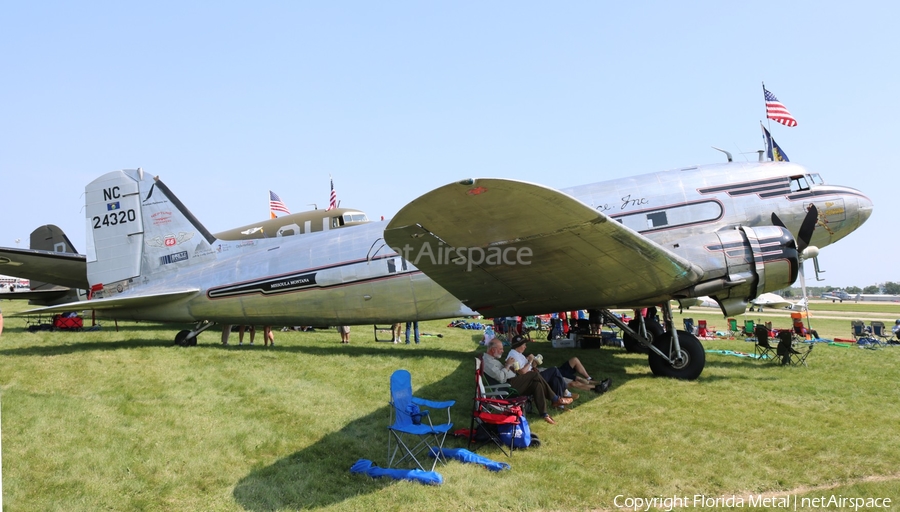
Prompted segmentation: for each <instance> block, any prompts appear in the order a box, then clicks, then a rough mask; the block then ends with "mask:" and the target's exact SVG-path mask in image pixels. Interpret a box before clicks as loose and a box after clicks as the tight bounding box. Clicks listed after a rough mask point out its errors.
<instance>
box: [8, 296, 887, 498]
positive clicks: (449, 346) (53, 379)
mask: <svg viewBox="0 0 900 512" xmlns="http://www.w3.org/2000/svg"><path fill="white" fill-rule="evenodd" d="M25 307H26V306H24V305H22V304H16V303H12V302H9V301H4V302H3V312H4V314H5V320H6V325H5V328H4V331H3V335H2V337H0V405H2V450H3V452H2V455H3V458H2V464H3V466H2V469H3V474H2V476H3V482H2V483H3V504H4V506H5V508H6V510H66V511H69V510H100V509H108V510H295V509H322V510H398V509H400V510H526V509H527V510H594V509H603V510H615V509H617V503H618V504H622V503H623V500H624V499H625V498H635V497H641V498H654V497H656V498H664V497H672V496H688V497H690V499H691V500H693V498H694V496H695V495H700V496H705V497H706V498H707V500H713V501H711V502H710V501H707V504H710V503H712V504H715V503H716V502H715V501H714V500H715V499H716V498H722V499H724V498H728V497H733V496H736V497H741V498H743V499H744V500H748V499H749V498H750V497H751V496H752V497H757V499H758V497H759V496H762V497H768V498H774V499H783V498H786V499H790V500H793V499H796V500H797V505H798V507H797V508H798V509H809V510H817V509H819V508H817V507H813V506H811V505H810V506H807V507H804V506H802V505H803V502H802V499H803V498H812V497H819V496H825V497H829V496H831V495H835V496H838V495H840V496H842V497H861V498H869V497H871V498H891V499H892V500H893V503H894V505H896V504H897V503H900V469H898V468H900V434H898V433H897V431H898V427H897V426H898V425H900V393H898V392H897V390H896V386H897V384H896V381H897V376H898V368H900V347H892V348H885V349H881V350H862V349H859V348H856V347H855V346H854V347H851V348H844V347H836V346H827V345H824V344H819V345H817V346H816V348H815V349H814V352H813V353H812V355H811V356H810V357H809V359H808V363H809V367H807V368H803V367H801V368H793V367H788V368H785V367H779V366H776V365H774V364H772V363H767V362H762V361H754V360H751V359H748V358H741V357H736V356H730V355H720V354H714V353H711V354H708V356H707V365H706V369H705V370H704V372H703V375H702V376H701V377H700V379H699V380H697V381H694V382H683V381H676V380H670V379H659V378H653V377H652V376H651V375H650V371H649V368H648V366H647V362H646V356H641V355H635V354H626V353H625V352H624V351H622V350H621V349H616V348H612V347H604V348H601V349H597V350H577V349H571V350H563V349H553V348H551V347H550V344H549V343H547V342H546V341H544V342H537V343H535V344H534V345H533V349H532V350H533V351H534V352H538V353H542V354H543V355H544V357H545V360H546V361H547V362H548V363H559V362H562V361H563V360H565V359H566V358H568V357H572V356H578V357H579V358H581V360H582V361H583V362H584V363H585V365H586V366H587V367H588V369H589V370H591V372H592V373H593V375H594V376H595V377H606V376H610V377H612V379H613V388H612V390H611V391H610V392H609V393H607V394H605V395H602V396H596V395H592V396H584V395H583V396H582V398H581V399H579V400H578V401H577V402H576V407H575V408H574V409H573V410H571V411H568V412H565V413H562V414H558V415H556V419H557V421H558V424H557V425H555V426H551V425H547V424H545V423H543V422H541V421H539V419H538V418H531V419H532V422H531V423H532V430H533V431H534V432H536V433H537V434H538V435H539V436H540V437H541V439H542V441H543V446H542V447H540V448H538V449H534V450H525V451H518V452H516V453H515V454H514V455H513V457H512V458H510V459H507V458H506V457H504V456H503V455H502V454H501V453H500V452H499V450H496V449H491V448H489V447H486V448H484V449H482V450H480V451H479V453H480V454H481V455H485V456H487V457H490V458H492V459H494V460H499V461H505V462H509V463H510V464H511V465H512V469H511V470H510V471H504V472H500V473H491V472H488V471H486V470H485V469H483V468H481V467H478V466H474V465H465V464H462V463H458V462H451V463H450V464H449V465H448V466H446V467H439V469H438V471H439V472H440V473H441V474H442V475H443V477H444V484H443V485H442V486H440V487H426V486H423V485H420V484H416V483H411V482H398V481H392V480H384V479H382V480H373V479H369V478H368V477H364V476H360V475H351V474H350V472H349V468H350V466H351V465H352V464H353V463H354V462H356V461H357V460H358V459H360V458H366V459H371V460H373V461H375V462H376V463H377V464H379V465H383V464H385V463H386V446H387V432H386V430H385V427H386V425H387V422H388V407H387V401H388V396H389V391H388V379H389V376H390V374H391V373H392V372H393V371H394V370H395V369H397V368H406V369H408V370H410V372H411V373H412V376H413V387H414V390H415V392H416V394H417V395H419V396H422V397H426V398H432V399H435V400H446V399H454V400H456V401H457V405H456V406H455V407H454V409H453V417H454V422H455V423H456V424H457V426H458V427H468V426H469V415H470V409H471V402H470V400H471V397H472V392H473V389H472V388H473V364H474V363H473V357H474V355H475V354H476V353H477V352H478V351H479V347H478V345H477V340H478V339H480V332H476V331H466V330H462V329H451V328H447V327H446V324H447V322H446V321H435V322H424V323H422V325H421V328H422V331H423V332H428V333H434V334H437V333H440V334H443V335H444V336H443V338H436V337H425V338H423V343H422V345H420V346H416V345H410V346H407V345H405V344H404V345H394V344H391V343H376V342H374V340H373V335H372V328H371V326H369V327H363V326H356V327H353V332H352V338H351V340H352V342H351V344H350V345H348V346H342V345H340V343H339V336H338V334H337V333H336V332H334V331H320V332H316V333H299V332H276V333H275V336H276V346H275V347H274V348H268V349H267V348H264V347H262V346H259V344H260V341H261V338H260V339H258V340H257V344H256V345H255V346H252V347H249V346H244V347H238V346H235V345H234V343H236V342H237V334H236V333H235V334H232V345H231V346H228V347H223V346H221V345H219V344H218V339H219V333H218V332H207V333H204V334H202V335H201V336H200V345H199V346H197V347H191V348H179V347H174V346H172V340H173V339H174V335H175V333H176V332H177V330H178V329H180V328H182V326H161V325H157V324H146V323H141V324H134V323H121V322H120V325H119V331H118V332H116V331H115V328H114V326H113V323H112V322H105V323H104V324H103V328H102V330H100V331H98V332H81V333H68V332H40V333H29V332H27V331H26V330H25V321H24V319H20V318H11V317H10V316H9V315H10V314H11V313H13V312H14V311H16V310H21V309H24V308H25ZM884 313H885V318H884V320H885V321H891V322H892V320H893V318H894V317H900V316H898V315H897V314H896V313H894V312H892V311H890V312H889V311H885V312H884ZM769 314H770V313H769V312H765V313H763V314H762V315H763V316H760V315H757V314H756V313H748V314H747V318H753V319H757V316H759V320H761V321H773V323H774V324H775V326H776V327H778V326H782V325H781V324H784V325H783V327H787V326H789V325H790V318H789V317H788V316H787V315H786V314H785V313H780V312H778V313H775V314H774V316H768V315H769ZM819 314H820V313H818V312H816V311H814V317H813V327H815V328H816V329H818V330H819V332H820V334H822V335H823V336H827V337H835V336H839V337H848V335H849V322H848V321H847V320H843V319H842V320H837V319H819V318H818V317H817V316H818V315H819ZM821 315H823V316H827V315H826V314H825V313H821ZM683 316H692V317H693V318H695V319H699V318H708V321H709V322H710V324H711V325H715V326H716V327H719V328H724V327H725V326H726V322H725V320H724V319H723V318H722V317H721V315H719V314H717V313H716V312H715V310H700V309H696V308H695V309H692V310H688V311H685V315H683ZM680 318H681V316H679V317H678V321H679V323H680ZM738 319H739V322H740V323H741V324H743V317H738ZM767 319H768V320H767ZM245 342H246V340H245ZM704 345H705V346H706V348H708V349H726V350H732V351H738V352H752V351H753V344H752V343H748V342H745V341H743V339H741V338H738V339H734V340H730V339H724V340H714V341H704ZM448 445H450V446H461V445H460V444H459V443H458V442H457V441H456V440H450V441H448ZM617 496H618V498H617ZM691 503H693V502H691ZM720 504H721V505H723V506H721V507H714V506H712V507H710V506H707V507H704V509H705V510H714V509H717V508H721V509H727V508H728V507H726V506H724V505H725V502H720ZM687 508H697V507H693V506H692V505H691V506H690V507H687ZM766 508H767V507H762V506H761V507H757V508H756V509H759V510H761V509H766ZM768 508H771V507H768ZM742 509H748V510H753V509H754V508H752V507H751V506H750V503H749V502H745V506H744V507H742ZM836 509H837V510H846V509H847V508H846V507H845V508H836Z"/></svg>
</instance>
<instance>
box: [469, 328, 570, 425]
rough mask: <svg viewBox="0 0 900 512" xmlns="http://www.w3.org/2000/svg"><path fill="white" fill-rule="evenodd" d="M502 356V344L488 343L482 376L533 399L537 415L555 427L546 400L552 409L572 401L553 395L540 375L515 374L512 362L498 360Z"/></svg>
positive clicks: (496, 342) (533, 373)
mask: <svg viewBox="0 0 900 512" xmlns="http://www.w3.org/2000/svg"><path fill="white" fill-rule="evenodd" d="M502 355H503V344H502V343H501V342H500V340H498V339H496V338H494V339H493V340H491V342H490V343H488V349H487V352H486V353H485V357H484V359H483V361H484V374H485V375H486V376H488V377H490V378H491V379H494V380H495V381H497V382H499V383H503V382H508V383H509V384H510V385H511V386H512V387H514V388H516V390H517V391H518V392H519V394H521V395H523V396H531V397H533V398H534V406H535V407H536V408H537V410H538V414H540V415H541V417H542V418H544V421H546V422H547V423H550V424H551V425H555V424H556V421H554V420H553V418H551V417H550V414H549V413H548V412H547V400H550V401H551V403H552V404H553V406H554V407H558V406H560V405H568V404H571V403H572V399H571V398H564V397H561V396H559V395H557V394H556V393H554V392H553V390H552V389H550V385H549V384H547V381H545V380H544V378H543V377H541V374H540V373H537V372H528V373H523V374H518V373H516V372H515V371H513V370H512V368H513V362H512V361H508V360H507V361H506V363H505V364H504V363H503V362H502V361H500V359H499V358H500V356H502Z"/></svg>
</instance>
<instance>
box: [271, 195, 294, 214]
mask: <svg viewBox="0 0 900 512" xmlns="http://www.w3.org/2000/svg"><path fill="white" fill-rule="evenodd" d="M275 212H281V213H285V214H287V215H290V214H291V211H290V210H288V209H287V206H285V205H284V203H282V202H281V198H280V197H278V194H276V193H275V192H272V191H271V190H270V191H269V213H271V215H272V218H275V217H276V215H275Z"/></svg>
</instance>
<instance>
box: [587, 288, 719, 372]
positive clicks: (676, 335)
mask: <svg viewBox="0 0 900 512" xmlns="http://www.w3.org/2000/svg"><path fill="white" fill-rule="evenodd" d="M662 310H663V324H664V325H665V328H666V332H665V333H663V334H662V335H661V336H656V339H654V337H652V336H650V334H649V333H648V332H647V329H646V328H639V330H638V331H635V330H634V329H632V328H631V327H629V326H628V325H627V324H625V323H624V322H622V320H621V319H619V318H618V317H617V316H615V315H614V314H613V313H612V312H611V311H609V310H607V309H604V310H601V313H602V314H603V316H605V317H606V318H607V319H608V320H610V321H611V322H613V323H614V324H616V325H617V326H618V327H619V328H620V329H622V331H623V334H622V336H623V337H625V336H629V337H631V338H632V339H634V340H635V341H637V342H638V343H640V344H641V345H642V346H644V347H646V348H647V349H648V350H649V352H650V355H649V356H648V358H649V361H648V362H649V363H650V370H651V371H652V372H653V375H656V376H658V377H674V378H676V379H683V380H694V379H696V378H697V377H699V376H700V373H702V372H703V367H704V366H705V365H706V352H705V351H704V350H703V345H702V344H700V340H698V339H697V337H696V336H694V335H693V334H691V333H688V332H685V331H679V330H676V329H675V320H674V319H673V318H672V306H671V305H669V303H668V302H666V303H665V304H663V305H662Z"/></svg>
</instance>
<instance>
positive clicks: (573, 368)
mask: <svg viewBox="0 0 900 512" xmlns="http://www.w3.org/2000/svg"><path fill="white" fill-rule="evenodd" d="M528 341H530V340H529V339H528V338H526V337H525V336H516V337H515V338H513V342H512V344H511V345H510V350H509V355H508V356H507V357H508V359H512V360H513V361H514V363H518V365H519V370H518V371H517V373H527V372H530V371H532V370H535V371H540V373H541V375H542V376H543V377H544V380H546V381H547V382H548V383H549V384H550V386H551V388H553V390H554V391H555V392H556V393H557V394H559V395H561V396H569V392H568V390H567V389H566V388H568V387H572V388H575V389H582V390H586V391H594V392H596V393H605V392H606V390H608V389H609V386H610V384H611V383H612V380H611V379H604V380H603V381H601V382H599V383H598V382H597V381H595V380H594V379H593V378H592V377H591V376H590V375H588V372H587V370H585V369H584V365H583V364H581V360H579V359H578V358H577V357H572V358H570V359H569V360H568V361H566V362H565V363H563V364H561V365H559V366H556V367H552V368H545V369H543V370H539V369H538V366H540V365H541V364H543V362H544V360H543V357H541V356H534V355H532V354H528V355H527V356H526V355H525V344H526V343H527V342H528ZM557 382H558V383H559V384H557ZM571 396H572V398H575V399H577V398H578V395H571Z"/></svg>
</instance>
